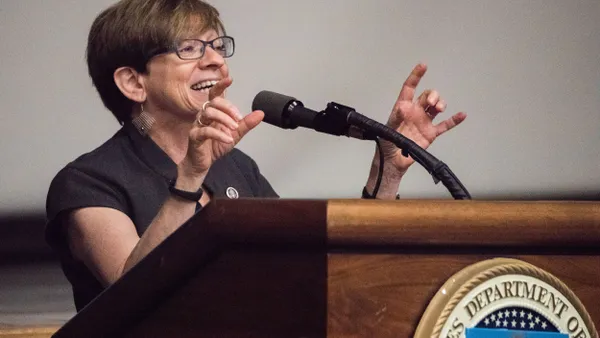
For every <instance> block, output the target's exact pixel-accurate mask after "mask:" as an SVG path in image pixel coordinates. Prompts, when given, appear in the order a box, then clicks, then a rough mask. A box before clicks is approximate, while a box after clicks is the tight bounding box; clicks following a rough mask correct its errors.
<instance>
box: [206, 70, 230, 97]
mask: <svg viewBox="0 0 600 338" xmlns="http://www.w3.org/2000/svg"><path fill="white" fill-rule="evenodd" d="M232 83H233V79H232V78H231V77H229V76H227V77H226V78H223V79H221V80H219V82H217V84H215V85H214V86H212V88H211V89H210V90H209V91H208V100H209V101H212V100H214V99H215V98H217V97H224V96H225V90H226V89H227V88H228V87H229V86H231V84H232Z"/></svg>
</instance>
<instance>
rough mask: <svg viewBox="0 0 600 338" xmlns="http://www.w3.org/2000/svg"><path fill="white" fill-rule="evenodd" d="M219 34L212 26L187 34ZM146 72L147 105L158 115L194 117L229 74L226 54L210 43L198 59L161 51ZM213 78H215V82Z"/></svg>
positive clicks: (202, 37)
mask: <svg viewBox="0 0 600 338" xmlns="http://www.w3.org/2000/svg"><path fill="white" fill-rule="evenodd" d="M218 36H219V35H218V33H217V32H216V31H214V30H209V31H207V32H205V33H203V34H201V35H200V36H191V37H186V38H190V39H200V40H204V41H211V40H213V39H215V38H217V37H218ZM143 76H144V85H145V90H146V102H145V103H144V108H145V110H147V111H148V112H150V113H152V114H153V115H155V116H158V115H159V114H171V115H175V116H176V117H177V118H179V119H184V120H190V121H193V120H194V118H195V116H196V113H197V112H198V111H199V110H200V109H201V108H202V104H203V103H204V102H206V101H208V91H209V89H210V87H212V85H213V84H214V83H215V81H219V80H221V79H223V78H226V77H227V76H229V70H228V68H227V64H226V63H225V60H224V59H223V57H222V56H221V55H220V54H219V53H217V52H216V51H215V50H213V49H212V48H210V47H206V50H205V52H204V56H202V58H200V59H198V60H182V59H180V58H179V57H178V56H177V54H176V53H174V52H172V53H167V54H161V55H158V56H156V57H154V58H152V59H151V60H150V61H149V62H148V72H147V73H146V74H145V75H143ZM211 81H212V82H211Z"/></svg>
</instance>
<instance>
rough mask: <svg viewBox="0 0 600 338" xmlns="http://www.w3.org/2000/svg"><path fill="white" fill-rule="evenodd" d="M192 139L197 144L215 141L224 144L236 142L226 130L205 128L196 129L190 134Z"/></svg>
mask: <svg viewBox="0 0 600 338" xmlns="http://www.w3.org/2000/svg"><path fill="white" fill-rule="evenodd" d="M190 138H191V139H192V140H194V141H195V142H200V143H202V142H205V141H207V140H214V141H218V142H223V143H230V144H231V143H234V142H235V140H234V139H233V137H232V136H231V135H229V134H228V133H227V132H225V131H224V130H220V129H218V128H216V127H211V126H204V127H199V126H198V127H195V128H193V129H192V131H191V132H190Z"/></svg>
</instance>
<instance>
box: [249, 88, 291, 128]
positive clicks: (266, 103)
mask: <svg viewBox="0 0 600 338" xmlns="http://www.w3.org/2000/svg"><path fill="white" fill-rule="evenodd" d="M294 101H296V99H295V98H293V97H291V96H287V95H283V94H278V93H275V92H271V91H268V90H263V91H261V92H260V93H258V94H256V96H255V97H254V101H252V110H262V111H264V112H265V119H264V121H265V122H267V123H269V124H272V125H275V126H278V127H281V128H290V126H289V125H288V124H289V122H288V121H286V111H287V109H288V106H289V104H290V103H292V102H294Z"/></svg>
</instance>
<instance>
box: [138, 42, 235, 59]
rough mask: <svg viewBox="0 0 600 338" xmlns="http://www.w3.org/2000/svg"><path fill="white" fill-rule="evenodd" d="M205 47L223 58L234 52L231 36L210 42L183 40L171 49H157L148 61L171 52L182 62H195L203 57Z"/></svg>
mask: <svg viewBox="0 0 600 338" xmlns="http://www.w3.org/2000/svg"><path fill="white" fill-rule="evenodd" d="M206 46H210V48H212V49H213V50H214V51H216V52H217V53H219V55H221V56H222V57H224V58H228V57H231V56H232V55H233V53H234V51H235V41H234V40H233V38H232V37H231V36H219V37H218V38H216V39H214V40H211V41H203V40H199V39H183V40H180V41H179V42H177V43H176V44H174V45H173V46H171V47H165V48H159V49H158V50H156V51H154V52H153V53H150V55H149V57H148V60H149V59H151V58H152V57H154V56H156V55H159V54H164V53H172V52H175V53H176V54H177V56H178V57H179V58H180V59H182V60H197V59H201V58H202V57H203V56H204V53H205V52H206Z"/></svg>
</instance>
